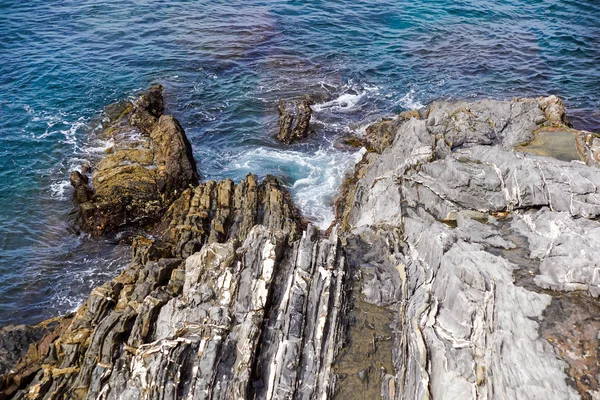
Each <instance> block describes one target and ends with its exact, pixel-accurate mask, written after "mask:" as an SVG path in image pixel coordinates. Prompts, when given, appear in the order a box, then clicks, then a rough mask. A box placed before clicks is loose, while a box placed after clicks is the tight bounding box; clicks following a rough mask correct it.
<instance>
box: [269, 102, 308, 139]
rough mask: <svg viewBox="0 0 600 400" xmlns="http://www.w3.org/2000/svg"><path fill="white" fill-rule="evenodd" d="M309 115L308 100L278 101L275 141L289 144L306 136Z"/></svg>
mask: <svg viewBox="0 0 600 400" xmlns="http://www.w3.org/2000/svg"><path fill="white" fill-rule="evenodd" d="M311 115H312V109H311V108H310V101H309V100H299V101H295V102H294V101H290V102H284V101H283V100H281V99H280V100H279V133H278V134H277V140H279V141H280V142H283V143H286V144H290V143H293V142H295V141H297V140H300V139H303V138H305V137H306V136H308V134H309V133H310V130H309V124H310V117H311Z"/></svg>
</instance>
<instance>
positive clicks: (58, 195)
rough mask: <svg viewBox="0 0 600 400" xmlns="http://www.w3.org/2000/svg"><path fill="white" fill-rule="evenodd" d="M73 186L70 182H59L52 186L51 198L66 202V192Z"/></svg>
mask: <svg viewBox="0 0 600 400" xmlns="http://www.w3.org/2000/svg"><path fill="white" fill-rule="evenodd" d="M70 186H71V184H70V183H69V181H66V180H65V181H58V182H53V183H51V184H50V196H51V197H53V198H55V199H59V200H65V199H66V197H65V191H66V190H67V189H68V188H69V187H70Z"/></svg>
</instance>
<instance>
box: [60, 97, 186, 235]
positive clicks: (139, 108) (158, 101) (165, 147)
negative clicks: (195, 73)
mask: <svg viewBox="0 0 600 400" xmlns="http://www.w3.org/2000/svg"><path fill="white" fill-rule="evenodd" d="M162 90H163V89H162V87H161V86H160V85H159V86H155V87H153V88H152V89H150V90H149V91H148V92H147V93H145V94H143V95H141V96H140V97H139V98H138V99H137V100H136V101H135V102H134V103H133V104H131V103H129V105H127V104H125V105H123V106H122V107H120V108H119V111H120V114H119V116H118V117H114V116H113V117H112V122H111V123H110V125H109V127H108V128H107V129H106V131H105V132H104V135H106V136H108V137H110V138H111V139H112V140H113V141H114V147H113V148H111V149H110V152H109V153H107V154H106V155H105V156H104V157H103V158H102V160H100V162H99V163H98V164H97V165H96V166H95V168H94V172H93V174H92V187H90V186H88V182H87V177H86V176H85V175H82V174H81V173H79V172H78V171H73V172H72V173H71V184H72V185H73V187H74V188H75V195H74V197H75V201H76V203H78V205H79V210H80V225H81V227H82V229H83V230H85V231H87V232H90V233H92V234H93V235H102V234H104V233H107V232H110V231H112V230H114V229H116V228H117V227H119V226H123V225H126V224H131V223H137V224H147V223H150V222H154V221H156V220H158V218H159V217H160V216H161V215H162V213H163V212H164V211H165V210H166V209H167V208H168V206H169V205H170V204H171V202H172V201H173V200H174V199H175V198H177V197H178V196H179V195H180V194H181V192H182V191H184V190H185V189H186V188H188V187H189V186H190V185H197V184H198V173H197V171H196V164H195V161H194V159H193V156H192V149H191V145H190V143H189V141H188V139H187V137H186V135H185V132H184V131H183V128H181V125H179V123H178V122H177V120H176V119H175V118H173V117H172V116H169V115H163V114H162V113H163V111H164V106H163V99H162ZM113 111H115V110H113ZM115 113H116V111H115ZM109 120H111V118H110V117H109ZM84 178H85V179H84Z"/></svg>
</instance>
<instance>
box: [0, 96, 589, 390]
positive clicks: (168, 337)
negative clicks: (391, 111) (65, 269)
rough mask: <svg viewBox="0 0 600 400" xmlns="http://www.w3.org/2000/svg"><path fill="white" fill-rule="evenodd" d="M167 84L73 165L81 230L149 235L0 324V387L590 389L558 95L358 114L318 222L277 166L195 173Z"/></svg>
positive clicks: (583, 247)
mask: <svg viewBox="0 0 600 400" xmlns="http://www.w3.org/2000/svg"><path fill="white" fill-rule="evenodd" d="M161 90H162V89H159V88H154V89H152V90H151V91H150V92H149V93H147V94H145V95H143V96H141V97H140V99H138V101H136V102H135V103H134V104H132V105H131V106H125V107H124V108H123V109H122V110H121V112H120V113H119V116H118V118H117V119H116V120H115V121H116V122H112V123H111V125H110V127H108V129H107V132H106V133H107V134H111V133H112V134H113V135H116V136H115V137H118V138H120V139H118V140H116V143H117V145H116V147H115V149H114V150H113V152H112V153H111V154H109V155H107V156H106V157H105V158H104V159H103V160H102V161H101V162H100V163H99V164H98V165H96V166H93V168H92V171H93V173H92V176H91V179H89V177H87V176H85V177H84V174H81V173H79V174H80V175H81V176H79V175H75V176H74V177H73V179H72V180H73V181H74V186H76V197H77V200H78V203H79V207H80V210H81V211H80V212H81V226H82V228H83V229H84V230H87V231H89V232H91V233H93V234H96V235H100V234H103V233H105V232H107V231H109V230H115V229H119V228H120V227H122V226H124V225H129V224H137V225H139V226H147V227H148V228H147V232H149V233H148V234H147V235H145V236H139V237H136V238H135V239H134V240H133V245H132V260H131V263H130V265H129V266H128V268H126V269H125V270H124V271H123V272H122V273H121V274H120V275H119V276H117V277H116V278H115V279H113V280H112V281H110V282H107V283H106V284H104V285H102V286H100V287H98V288H96V289H94V290H93V292H92V293H91V294H90V296H89V298H88V299H87V300H86V301H85V303H84V304H83V305H82V306H81V307H80V308H79V309H78V310H77V312H76V313H74V314H73V315H68V316H65V317H62V318H58V319H55V320H52V321H49V322H48V323H47V324H43V325H40V326H36V327H24V326H22V327H5V328H3V330H1V331H0V359H1V362H0V367H2V369H0V373H2V374H3V375H1V376H0V399H8V398H15V399H62V398H65V399H84V398H87V399H187V398H194V399H205V398H206V399H232V398H235V399H244V398H248V399H251V398H257V399H291V398H294V399H315V398H320V399H327V398H339V399H365V398H367V399H372V398H384V399H422V398H434V399H471V398H473V399H475V398H493V399H528V398H532V399H533V398H535V399H543V398H548V399H571V398H573V399H575V398H584V399H594V398H598V397H600V389H599V386H598V376H599V374H600V367H599V366H598V349H599V345H600V340H599V332H600V303H599V302H598V296H600V274H599V272H598V271H600V264H599V261H598V255H600V221H599V216H600V189H599V187H600V171H599V170H598V168H597V166H598V162H599V160H600V137H599V136H598V135H596V134H593V133H589V132H582V131H576V130H574V129H572V128H570V127H569V125H568V122H567V118H566V115H565V111H564V107H563V105H562V102H561V101H560V100H559V99H558V98H556V97H554V96H550V97H547V98H538V99H515V100H512V101H492V100H483V101H479V102H434V103H432V104H430V105H429V106H428V107H426V108H425V109H423V110H418V111H412V112H410V113H404V114H401V115H399V116H396V117H395V118H393V119H389V120H385V121H381V122H379V123H377V124H375V125H373V126H371V127H370V128H369V129H368V130H367V134H366V136H365V137H364V138H358V139H357V140H358V141H361V143H362V144H364V145H365V147H367V148H368V149H369V150H370V151H369V152H368V153H366V154H365V156H364V157H363V160H362V161H361V162H360V163H358V164H357V165H356V168H355V171H354V172H353V174H351V175H350V176H349V177H348V179H347V180H346V181H345V182H344V184H343V185H342V188H341V190H340V196H339V199H338V201H337V203H336V221H335V222H334V223H333V224H332V226H331V227H330V229H329V230H328V231H327V232H320V231H319V230H318V229H317V228H315V227H314V226H312V225H311V224H310V223H308V222H307V221H304V220H303V219H302V217H301V215H300V212H299V211H298V210H297V209H296V207H295V206H294V204H293V203H292V201H291V199H290V196H289V194H288V193H287V192H286V191H285V189H284V188H282V187H281V186H280V184H279V183H278V181H277V180H276V179H275V178H274V177H267V178H266V179H264V180H262V181H259V180H258V179H257V177H256V176H254V175H248V176H247V177H246V178H245V179H244V180H243V181H241V182H238V183H234V182H232V181H229V180H226V181H220V182H214V181H209V182H204V183H199V182H198V175H197V172H196V169H195V162H194V160H193V159H192V157H191V150H190V146H189V142H188V141H187V139H186V138H185V134H184V132H183V130H182V129H181V127H180V125H179V124H178V123H177V121H176V120H175V119H174V118H173V117H167V116H164V115H162V113H163V106H162V97H161V94H160V92H161ZM282 107H283V106H282ZM309 109H310V108H308V110H309ZM300 112H303V113H304V115H305V116H306V112H308V111H306V110H300ZM282 113H283V112H282ZM285 114H286V115H288V114H287V112H286V113H285ZM308 119H310V113H308ZM292 125H293V126H297V124H296V125H294V124H292V123H291V122H285V123H283V124H282V125H281V126H282V127H285V128H286V130H288V131H290V129H291V128H290V127H291V126H292ZM301 125H302V124H301ZM300 128H301V130H302V131H307V130H308V127H304V126H303V125H302V126H301V127H300ZM111 129H112V131H111ZM294 129H295V128H294ZM292 130H293V129H292ZM131 132H134V133H135V134H131ZM355 141H356V140H355ZM557 144H560V145H557ZM86 181H91V182H92V185H91V186H88V184H87V183H86ZM15 332H24V334H23V335H19V334H18V333H15ZM29 343H30V344H31V345H30V346H29V347H28V349H27V348H25V347H26V345H27V344H29ZM16 353H19V354H16ZM7 354H8V355H7Z"/></svg>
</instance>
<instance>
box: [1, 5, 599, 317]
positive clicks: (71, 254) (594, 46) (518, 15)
mask: <svg viewBox="0 0 600 400" xmlns="http://www.w3.org/2000/svg"><path fill="white" fill-rule="evenodd" d="M598 21H600V4H599V3H598V2H597V1H592V0H590V1H569V0H567V1H565V0H561V1H558V0H548V1H544V2H530V1H526V0H507V1H502V2H489V1H483V0H459V1H450V0H443V1H437V2H430V1H426V0H413V1H405V0H404V1H395V2H390V1H381V0H353V1H344V0H343V1H336V2H326V1H310V2H309V1H281V0H272V1H266V0H264V1H256V0H249V1H248V0H245V1H239V0H231V1H227V2H222V1H210V2H208V1H151V2H150V1H141V0H134V1H111V2H108V1H96V0H93V1H92V0H74V1H69V2H47V1H41V0H31V1H14V0H6V1H2V2H1V3H0V60H1V61H2V62H1V63H0V90H1V92H2V96H1V98H0V117H1V121H2V122H1V123H0V254H1V257H0V325H4V324H7V323H15V322H36V321H39V320H40V319H43V318H46V317H50V316H54V315H58V314H60V313H64V312H67V311H70V310H72V309H74V308H75V307H76V306H77V305H79V304H81V302H82V300H83V299H84V298H85V297H86V296H87V294H88V293H89V291H90V290H91V288H92V287H94V286H96V285H98V284H99V283H101V282H103V281H105V280H107V279H109V278H110V277H112V276H114V275H115V274H116V273H118V271H119V270H120V269H121V268H123V267H124V265H125V263H126V261H127V258H128V251H129V250H128V249H127V247H126V246H123V245H119V237H115V238H107V239H104V240H100V241H94V240H91V239H89V238H87V237H86V236H85V235H76V234H75V233H73V229H72V223H73V215H72V209H73V206H72V203H71V200H70V195H71V189H70V187H69V185H68V182H67V179H68V173H69V171H70V169H72V168H74V167H75V166H78V165H80V164H81V163H82V162H84V161H85V160H89V159H90V158H93V157H94V155H96V156H97V155H98V154H99V153H101V152H102V151H103V150H104V149H105V148H106V147H107V146H108V145H109V144H107V143H102V142H98V141H94V140H91V139H90V138H91V137H93V135H90V134H91V133H93V132H94V131H95V130H97V129H99V128H100V127H101V124H100V121H101V116H102V114H101V113H102V110H103V107H104V106H105V105H106V104H109V103H112V102H114V101H118V100H122V99H125V98H131V97H133V96H135V95H136V94H137V93H139V91H140V90H143V89H145V88H147V87H148V86H149V85H151V84H153V83H162V84H163V85H164V86H165V88H166V90H165V93H166V103H167V104H166V105H167V111H168V112H169V113H172V114H174V115H175V116H176V117H177V118H178V119H179V120H180V121H181V123H182V125H183V126H184V128H185V129H186V132H187V134H188V136H189V137H190V140H191V142H192V145H193V147H194V153H195V157H196V160H197V161H198V164H199V170H200V171H201V175H202V179H223V178H227V177H229V178H232V179H234V180H239V179H241V178H242V177H244V176H245V175H246V174H247V173H249V172H252V173H256V174H258V175H259V176H264V175H266V174H267V173H271V174H274V175H276V176H277V177H279V178H280V179H281V180H282V181H283V182H284V184H285V185H287V186H288V187H289V189H290V191H291V192H292V194H293V196H294V198H295V200H296V202H297V204H298V205H299V206H300V207H301V209H302V211H303V213H304V214H305V215H306V216H307V217H308V218H309V219H311V220H313V221H314V222H315V223H316V224H318V225H320V226H322V227H326V226H327V225H328V224H329V223H330V221H331V220H332V218H333V208H332V203H333V199H334V196H335V194H336V191H337V188H338V186H339V184H340V182H341V180H342V177H343V175H344V173H345V172H346V171H347V170H348V169H349V168H350V167H351V166H352V165H353V164H354V162H355V161H356V160H357V159H359V158H360V156H361V153H360V152H358V151H357V150H355V149H349V148H347V147H345V146H343V145H341V144H340V143H341V138H342V137H343V136H344V135H347V134H348V133H358V134H360V133H361V132H363V131H364V129H365V127H366V126H367V124H368V123H369V122H372V121H374V120H376V119H377V118H379V117H381V116H385V115H389V114H390V113H393V112H399V111H402V110H405V109H410V108H415V107H421V106H422V105H424V104H427V103H428V102H430V101H432V100H434V99H439V98H454V99H460V98H468V99H477V98H482V97H492V98H499V99H506V98H512V97H515V96H538V95H546V94H557V95H559V96H561V97H563V99H564V100H565V102H566V105H567V107H568V112H569V114H570V116H571V122H572V123H573V124H574V125H575V127H577V128H581V129H588V130H596V131H598V130H600V111H599V110H600V67H599V65H600V23H598ZM307 94H309V95H311V96H312V98H313V99H314V101H315V102H316V104H315V106H314V109H315V113H314V117H313V118H314V119H313V122H314V123H313V127H314V129H315V135H314V136H313V138H312V139H311V140H308V141H305V142H302V143H298V144H296V145H293V146H282V145H280V144H278V143H277V142H275V140H274V139H273V135H274V134H275V133H276V129H277V106H276V101H277V99H278V98H279V97H284V98H292V97H300V96H304V95H307Z"/></svg>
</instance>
